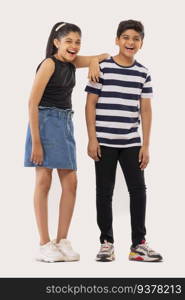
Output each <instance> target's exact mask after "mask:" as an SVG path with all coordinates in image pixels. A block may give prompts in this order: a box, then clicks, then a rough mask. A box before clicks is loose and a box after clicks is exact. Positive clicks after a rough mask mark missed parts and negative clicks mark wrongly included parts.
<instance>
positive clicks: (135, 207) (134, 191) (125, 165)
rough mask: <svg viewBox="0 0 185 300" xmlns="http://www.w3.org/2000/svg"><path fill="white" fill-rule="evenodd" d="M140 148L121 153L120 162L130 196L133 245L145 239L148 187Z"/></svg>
mask: <svg viewBox="0 0 185 300" xmlns="http://www.w3.org/2000/svg"><path fill="white" fill-rule="evenodd" d="M139 150H140V146H136V147H130V148H124V149H122V150H121V151H120V156H119V162H120V165H121V168H122V171H123V173H124V176H125V180H126V183H127V187H128V191H129V194H130V214H131V227H132V245H133V246H136V245H137V244H139V243H141V241H142V240H144V239H145V234H146V228H145V210H146V185H145V179H144V171H142V170H141V169H140V167H139Z"/></svg>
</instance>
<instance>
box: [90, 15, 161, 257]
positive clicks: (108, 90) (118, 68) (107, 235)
mask: <svg viewBox="0 0 185 300" xmlns="http://www.w3.org/2000/svg"><path fill="white" fill-rule="evenodd" d="M143 38H144V27H143V25H142V24H141V22H138V21H135V20H128V21H122V22H121V23H120V24H119V26H118V29H117V38H116V44H117V45H118V47H119V53H118V54H117V55H116V56H114V57H110V58H109V59H106V60H104V61H103V62H101V63H100V70H101V73H100V80H99V82H98V83H92V82H89V83H88V85H87V86H86V89H85V91H86V92H87V93H88V95H87V103H86V122H87V130H88V136H89V144H88V155H89V156H90V157H91V158H92V159H94V160H95V171H96V206H97V223H98V226H99V228H100V231H101V235H100V242H101V248H100V251H99V253H98V254H97V256H96V260H97V261H112V260H114V259H115V256H114V245H113V243H114V237H113V229H112V195H113V190H114V184H115V175H116V167H117V163H118V161H119V163H120V165H121V168H122V171H123V174H124V177H125V180H126V184H127V188H128V191H129V195H130V213H131V229H132V245H131V252H130V254H129V259H130V260H135V261H161V260H162V256H161V255H160V254H159V253H156V252H155V251H154V250H152V249H151V248H149V246H148V245H147V243H146V241H145V234H146V228H145V209H146V186H145V180H144V169H145V168H146V166H147V164H148V162H149V138H150V129H151V119H152V112H151V101H150V99H151V97H152V86H151V77H150V74H149V72H148V69H147V68H145V67H144V66H143V65H141V64H139V63H138V62H137V61H136V60H135V59H134V56H135V54H136V53H137V52H138V50H139V49H140V48H141V47H142V44H143ZM140 116H141V120H142V133H143V141H142V144H141V138H140V136H139V133H138V127H139V124H140Z"/></svg>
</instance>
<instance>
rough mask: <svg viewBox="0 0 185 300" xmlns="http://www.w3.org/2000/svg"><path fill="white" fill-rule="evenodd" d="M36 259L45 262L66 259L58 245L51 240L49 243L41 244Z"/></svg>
mask: <svg viewBox="0 0 185 300" xmlns="http://www.w3.org/2000/svg"><path fill="white" fill-rule="evenodd" d="M36 260H38V261H44V262H57V261H65V257H64V255H63V254H62V253H61V252H60V251H59V249H58V248H57V247H56V245H55V244H54V243H53V242H51V241H50V242H48V243H47V244H44V245H41V246H40V249H39V254H38V256H37V258H36Z"/></svg>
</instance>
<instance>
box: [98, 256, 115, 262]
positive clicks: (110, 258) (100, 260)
mask: <svg viewBox="0 0 185 300" xmlns="http://www.w3.org/2000/svg"><path fill="white" fill-rule="evenodd" d="M113 260H115V255H114V254H113V255H111V257H101V258H99V257H96V261H98V262H111V261H113Z"/></svg>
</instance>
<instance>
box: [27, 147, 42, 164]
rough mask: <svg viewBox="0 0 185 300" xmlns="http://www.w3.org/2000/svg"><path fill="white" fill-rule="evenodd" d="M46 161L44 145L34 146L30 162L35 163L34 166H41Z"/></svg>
mask: <svg viewBox="0 0 185 300" xmlns="http://www.w3.org/2000/svg"><path fill="white" fill-rule="evenodd" d="M43 160H44V152H43V148H42V145H41V144H40V143H39V144H36V145H33V146H32V153H31V157H30V161H31V162H33V163H34V164H37V165H41V164H42V163H43Z"/></svg>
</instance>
